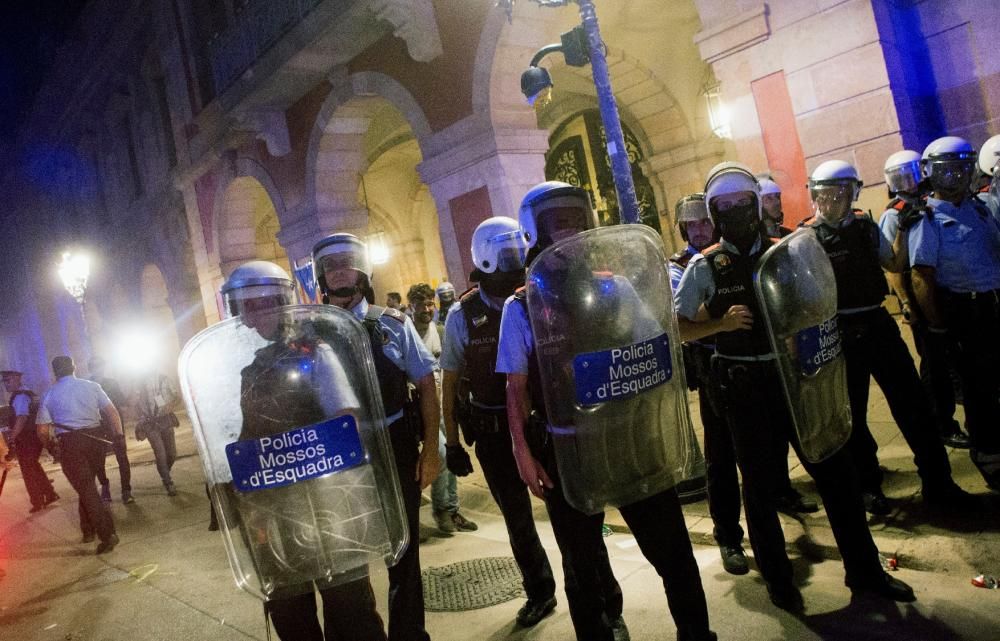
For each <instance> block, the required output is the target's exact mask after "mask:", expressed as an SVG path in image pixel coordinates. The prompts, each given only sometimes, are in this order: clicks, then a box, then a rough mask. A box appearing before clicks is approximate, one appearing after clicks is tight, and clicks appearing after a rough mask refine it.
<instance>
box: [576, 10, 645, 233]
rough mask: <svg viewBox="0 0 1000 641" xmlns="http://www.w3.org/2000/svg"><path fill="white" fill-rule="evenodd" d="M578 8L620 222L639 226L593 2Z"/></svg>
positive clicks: (630, 170) (632, 187)
mask: <svg viewBox="0 0 1000 641" xmlns="http://www.w3.org/2000/svg"><path fill="white" fill-rule="evenodd" d="M577 2H578V4H579V5H580V18H582V19H583V28H584V31H586V33H587V44H588V46H589V47H590V65H591V68H592V69H593V73H594V86H595V87H596V88H597V100H598V105H599V106H600V110H601V121H602V122H603V123H604V132H605V134H606V136H607V142H608V157H609V158H610V159H611V174H612V176H614V179H615V193H616V194H617V195H618V210H619V211H620V212H621V216H622V221H623V222H626V223H637V222H639V202H638V201H637V200H636V197H635V183H633V182H632V166H631V165H630V164H629V161H628V150H627V149H626V148H625V134H624V133H623V132H622V124H621V120H619V118H618V104H617V103H616V102H615V94H614V93H613V92H612V91H611V78H610V77H609V76H608V60H607V58H605V57H604V41H603V40H601V30H600V28H599V27H598V25H597V12H596V11H595V9H594V2H593V0H577Z"/></svg>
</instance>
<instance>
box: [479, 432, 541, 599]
mask: <svg viewBox="0 0 1000 641" xmlns="http://www.w3.org/2000/svg"><path fill="white" fill-rule="evenodd" d="M499 428H500V429H499V430H498V431H497V432H494V433H490V434H482V433H481V434H477V435H476V443H475V446H476V458H477V459H478V460H479V464H480V465H481V466H482V468H483V476H485V477H486V484H487V485H488V486H489V488H490V494H492V495H493V500H494V501H496V503H497V505H498V506H499V507H500V513H501V514H503V520H504V524H506V526H507V535H508V536H509V537H510V547H511V551H512V552H513V553H514V560H515V561H516V562H517V567H518V568H519V569H520V570H521V576H522V577H523V579H524V591H525V592H526V593H527V595H528V599H529V600H531V601H546V600H548V599H549V598H551V597H552V596H553V595H554V594H555V591H556V581H555V578H553V576H552V566H551V565H549V558H548V556H547V555H546V554H545V548H543V547H542V542H541V541H540V540H539V539H538V531H537V530H536V529H535V519H534V517H533V516H532V513H531V496H530V495H529V494H528V488H526V487H525V486H524V481H522V480H521V477H520V475H519V474H518V472H517V463H516V462H515V461H514V452H513V447H512V445H511V439H510V431H509V429H508V428H507V422H506V420H501V421H500V424H499Z"/></svg>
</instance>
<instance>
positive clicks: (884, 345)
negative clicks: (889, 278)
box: [803, 211, 954, 500]
mask: <svg viewBox="0 0 1000 641" xmlns="http://www.w3.org/2000/svg"><path fill="white" fill-rule="evenodd" d="M803 226H808V227H811V228H812V229H813V230H814V231H815V232H816V237H817V239H818V240H819V241H820V244H822V245H823V248H824V249H826V253H827V256H828V257H829V258H830V263H831V264H832V265H833V273H834V277H835V278H836V281H837V320H838V326H839V328H840V332H841V336H842V341H843V342H842V345H843V350H844V358H845V359H846V362H847V390H848V397H849V399H850V403H851V437H850V441H848V447H850V449H851V455H852V457H853V459H854V463H855V465H856V466H857V469H858V472H859V475H860V481H861V488H862V491H864V492H868V493H871V494H873V495H877V496H881V494H882V489H881V488H882V470H881V468H880V467H879V464H878V456H877V452H878V444H877V443H876V442H875V439H874V438H873V437H872V435H871V431H870V429H869V427H868V392H869V384H870V379H871V378H872V377H874V378H875V382H876V383H878V386H879V387H880V388H881V389H882V393H883V394H885V398H886V401H887V403H888V404H889V411H890V412H892V417H893V419H895V421H896V424H897V425H898V426H899V431H900V432H901V433H902V434H903V438H904V439H905V440H906V443H907V445H909V447H910V450H911V451H912V452H913V455H914V462H915V463H916V466H917V473H918V474H919V475H920V478H921V480H922V482H923V492H924V498H925V499H930V500H933V499H944V498H945V495H944V492H946V491H948V490H950V489H951V488H952V486H953V485H954V484H953V482H952V480H951V466H950V465H949V463H948V455H947V453H946V452H945V449H944V445H942V443H941V441H940V440H939V439H938V437H937V430H936V427H935V425H934V415H933V413H932V411H931V407H930V404H929V403H928V402H927V398H926V396H924V394H923V389H922V385H921V383H920V376H919V375H918V374H917V370H916V367H915V366H914V364H913V358H912V357H911V356H910V352H909V350H908V349H907V347H906V344H905V343H904V342H903V339H902V336H900V333H899V327H898V325H896V322H895V321H894V320H893V319H892V317H891V316H889V312H888V311H886V309H885V308H884V307H882V302H883V300H884V299H885V297H886V296H887V295H888V294H889V287H888V285H887V284H886V280H885V275H884V274H883V272H882V267H881V266H882V265H885V264H889V263H890V262H891V260H892V256H893V254H892V245H891V244H890V242H889V241H888V240H887V239H886V238H885V237H884V236H883V235H882V234H881V232H880V231H879V228H878V226H877V225H876V224H875V222H874V221H872V219H871V217H870V216H868V215H867V214H863V213H861V212H859V211H854V212H851V213H848V214H847V215H846V216H845V217H844V219H843V220H842V221H841V222H840V224H838V225H837V226H836V227H833V226H830V225H829V224H827V223H825V222H821V221H820V220H819V219H814V220H810V221H805V222H803Z"/></svg>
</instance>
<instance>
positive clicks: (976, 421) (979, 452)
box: [939, 291, 1000, 487]
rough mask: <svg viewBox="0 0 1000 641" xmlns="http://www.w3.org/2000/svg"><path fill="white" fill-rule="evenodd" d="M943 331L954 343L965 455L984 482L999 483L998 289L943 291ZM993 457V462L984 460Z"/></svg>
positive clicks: (999, 315) (996, 484)
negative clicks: (970, 292) (965, 432)
mask: <svg viewBox="0 0 1000 641" xmlns="http://www.w3.org/2000/svg"><path fill="white" fill-rule="evenodd" d="M942 299H943V300H942ZM939 301H940V302H941V303H942V304H943V308H944V309H945V310H946V314H947V319H948V332H949V334H950V335H951V337H952V339H953V340H954V341H955V343H956V345H957V348H958V354H957V360H958V373H959V376H960V377H961V379H962V395H963V397H964V402H965V425H966V427H967V428H968V430H969V440H970V441H971V444H972V447H971V449H970V452H969V453H970V455H971V456H972V460H973V461H974V462H975V463H976V465H977V466H978V467H979V471H980V472H981V473H982V474H983V476H984V477H985V478H986V480H987V482H989V483H991V485H993V486H994V487H998V486H1000V469H998V468H997V467H996V462H995V459H996V457H997V455H1000V425H998V422H1000V402H998V398H997V390H998V389H1000V371H998V369H997V363H998V361H1000V343H998V338H997V337H998V336H1000V292H997V291H994V292H986V293H982V294H977V295H976V296H975V297H973V296H970V295H967V294H966V295H962V294H952V293H947V292H945V293H943V294H942V295H940V296H939ZM989 458H992V459H994V462H993V463H992V464H989V463H987V462H986V461H987V460H988V459H989Z"/></svg>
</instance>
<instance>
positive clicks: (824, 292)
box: [754, 228, 851, 463]
mask: <svg viewBox="0 0 1000 641" xmlns="http://www.w3.org/2000/svg"><path fill="white" fill-rule="evenodd" d="M754 287H755V288H756V292H757V299H758V301H759V302H760V306H761V312H762V313H763V315H764V323H765V324H766V326H767V334H768V337H769V338H770V339H771V346H772V348H773V349H774V351H775V353H776V354H777V355H778V369H779V370H780V372H781V380H782V383H783V387H784V390H785V398H786V400H787V401H788V408H789V410H790V411H791V414H792V420H793V423H794V425H795V431H796V433H797V434H798V437H799V443H800V445H801V446H802V454H803V455H804V456H805V457H806V458H807V459H808V460H809V461H811V462H814V463H818V462H819V461H822V460H823V459H825V458H827V457H829V456H831V455H833V454H834V453H835V452H836V451H837V450H839V449H840V448H841V447H842V446H843V445H844V444H845V443H846V442H847V439H848V437H850V435H851V410H850V403H849V401H848V398H847V363H846V361H845V360H844V356H843V354H842V349H841V342H840V331H839V329H838V327H837V282H836V280H835V278H834V275H833V267H832V266H831V265H830V259H829V258H828V257H827V255H826V250H824V249H823V246H822V245H821V244H820V243H819V240H817V239H816V233H815V232H814V231H813V230H812V229H808V228H803V229H799V230H798V231H796V232H795V233H794V234H791V235H789V236H786V237H785V238H784V239H782V240H781V242H779V243H777V244H776V245H774V246H773V247H771V249H769V250H768V251H767V252H766V253H765V254H764V256H762V257H761V260H760V263H759V264H758V265H757V271H756V272H755V273H754Z"/></svg>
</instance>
